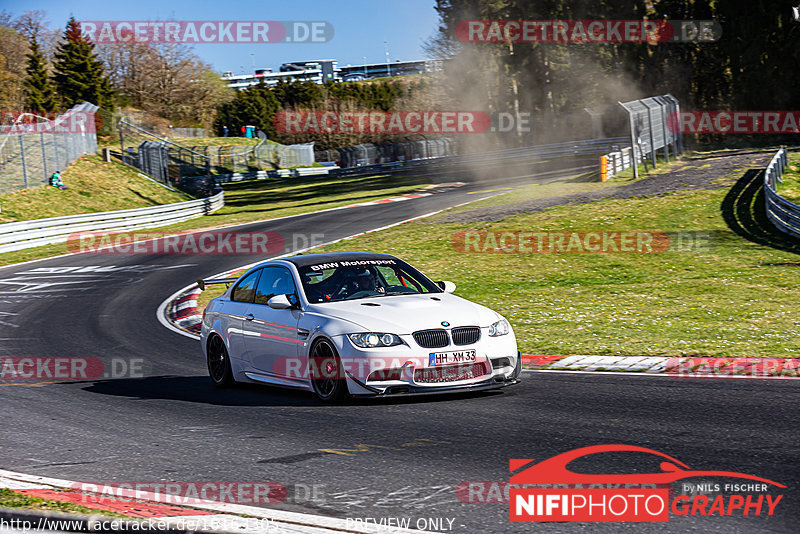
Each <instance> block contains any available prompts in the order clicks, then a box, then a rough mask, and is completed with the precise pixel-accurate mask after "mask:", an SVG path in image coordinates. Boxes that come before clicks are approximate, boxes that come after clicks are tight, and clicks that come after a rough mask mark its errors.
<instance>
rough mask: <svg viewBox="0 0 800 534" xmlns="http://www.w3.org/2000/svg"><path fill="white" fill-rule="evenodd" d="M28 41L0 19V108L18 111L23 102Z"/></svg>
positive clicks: (4, 112) (5, 111)
mask: <svg viewBox="0 0 800 534" xmlns="http://www.w3.org/2000/svg"><path fill="white" fill-rule="evenodd" d="M27 53H28V42H27V40H26V39H25V37H24V36H23V35H22V34H21V33H19V32H18V31H17V30H15V29H13V28H11V27H10V26H7V25H6V22H3V21H2V20H0V104H2V105H1V106H0V109H1V110H3V114H4V115H5V114H6V113H8V112H9V111H20V110H22V108H23V107H24V104H25V88H24V85H23V81H24V80H25V55H26V54H27Z"/></svg>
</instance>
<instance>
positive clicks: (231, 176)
mask: <svg viewBox="0 0 800 534" xmlns="http://www.w3.org/2000/svg"><path fill="white" fill-rule="evenodd" d="M338 168H339V167H336V166H332V167H299V168H297V169H276V170H272V171H250V172H233V173H228V174H207V175H202V176H189V177H186V178H183V179H184V180H199V179H201V178H213V179H214V182H216V183H218V184H224V183H228V182H242V181H245V180H264V179H266V178H302V177H305V176H328V174H329V173H330V174H332V173H331V171H334V170H336V169H338Z"/></svg>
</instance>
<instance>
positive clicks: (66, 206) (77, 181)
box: [0, 156, 190, 223]
mask: <svg viewBox="0 0 800 534" xmlns="http://www.w3.org/2000/svg"><path fill="white" fill-rule="evenodd" d="M61 178H62V180H64V183H65V184H66V185H67V187H69V189H65V190H61V189H56V188H55V187H51V186H49V185H44V186H42V187H37V188H33V189H23V190H20V191H15V192H13V193H7V194H5V195H2V196H0V206H2V212H0V223H4V222H14V221H27V220H31V219H43V218H46V217H59V216H62V215H76V214H79V213H92V212H99V211H112V210H122V209H129V208H144V207H147V206H156V205H159V204H169V203H172V202H182V201H184V200H189V198H190V197H189V196H187V195H184V194H182V193H177V192H174V191H170V190H169V189H166V188H165V187H162V186H161V185H159V184H157V183H154V182H152V181H150V180H148V179H146V178H143V177H142V176H140V175H139V173H138V172H137V171H136V170H134V169H132V168H131V167H128V166H125V165H122V164H120V163H105V162H103V161H102V160H101V159H100V157H99V156H83V157H81V158H79V159H78V160H76V161H75V162H73V163H72V164H71V165H70V166H69V167H67V168H66V169H64V170H63V172H62V173H61Z"/></svg>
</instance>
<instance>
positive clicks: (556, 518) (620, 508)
mask: <svg viewBox="0 0 800 534" xmlns="http://www.w3.org/2000/svg"><path fill="white" fill-rule="evenodd" d="M608 452H615V453H620V452H628V453H646V454H652V455H655V456H659V457H661V458H663V460H661V464H660V469H661V471H660V472H657V473H636V474H583V473H577V472H574V471H571V470H570V469H568V468H567V465H568V464H570V463H571V462H573V461H575V460H578V459H580V458H584V457H587V456H589V455H593V454H598V453H608ZM532 462H535V461H534V460H532V459H512V460H509V470H510V471H511V472H512V473H515V474H513V475H512V476H511V478H510V480H509V484H510V491H509V506H510V510H509V520H510V521H515V522H538V521H550V522H568V521H569V522H572V521H575V522H610V521H620V522H655V521H661V522H665V521H669V519H670V512H672V515H676V516H685V515H692V516H701V515H702V516H734V515H742V516H771V515H773V514H774V513H775V509H776V508H777V506H778V504H779V503H780V502H781V500H783V494H779V495H775V494H773V493H768V492H769V490H770V489H773V488H786V486H784V485H783V484H780V483H778V482H774V481H772V480H768V479H766V478H761V477H757V476H753V475H748V474H745V473H737V472H732V471H705V470H693V469H691V468H690V467H689V466H688V465H686V464H684V463H683V462H681V461H680V460H677V459H675V458H673V457H671V456H668V455H666V454H664V453H662V452H658V451H655V450H653V449H647V448H644V447H637V446H633V445H615V444H610V445H595V446H591V447H582V448H580V449H575V450H573V451H569V452H565V453H562V454H559V455H557V456H554V457H552V458H548V459H547V460H543V461H541V462H535V463H533V465H531V463H532ZM525 466H528V467H525ZM521 468H524V469H523V470H522V471H520V469H521ZM694 477H703V478H704V480H703V483H701V484H690V483H681V484H680V486H681V487H680V488H679V490H678V491H673V492H671V491H670V490H671V486H670V485H671V484H672V483H674V482H677V481H680V480H683V479H687V478H694ZM709 477H714V478H716V477H721V478H730V479H740V480H737V481H729V482H725V483H708V482H706V480H707V479H708V478H709ZM742 479H744V480H746V481H747V482H742ZM715 494H716V495H715Z"/></svg>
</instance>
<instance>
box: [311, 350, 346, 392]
mask: <svg viewBox="0 0 800 534" xmlns="http://www.w3.org/2000/svg"><path fill="white" fill-rule="evenodd" d="M308 365H309V376H310V377H311V387H312V388H313V390H314V395H316V396H317V398H318V399H319V400H321V401H322V402H327V403H336V402H341V401H343V400H345V399H346V398H348V397H349V392H348V390H347V380H346V378H345V375H344V369H343V368H342V362H341V360H340V359H339V354H338V353H337V352H336V348H335V347H334V346H333V344H332V343H331V342H330V341H328V340H327V339H321V340H319V341H317V342H316V343H314V346H313V347H311V354H310V355H309V358H308Z"/></svg>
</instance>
